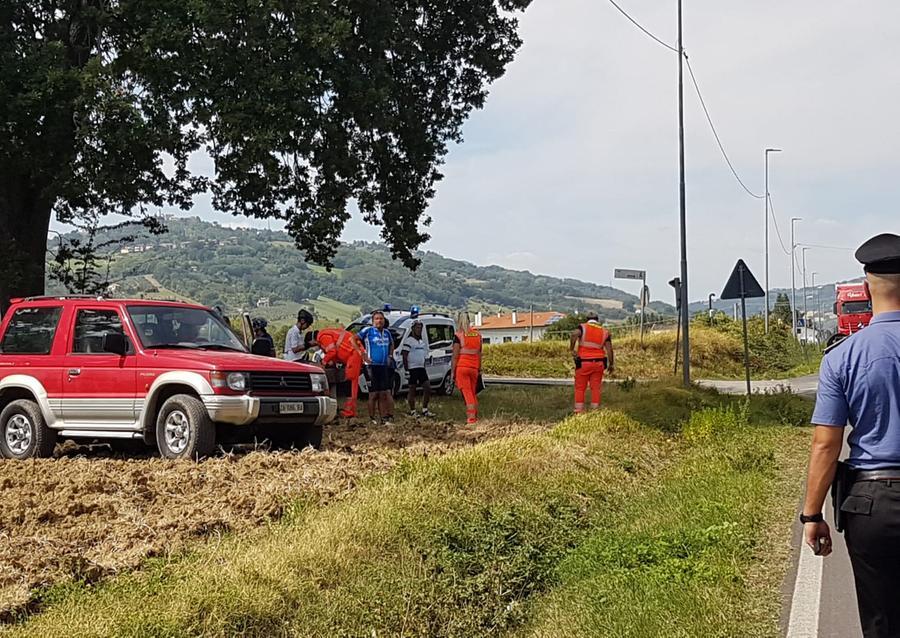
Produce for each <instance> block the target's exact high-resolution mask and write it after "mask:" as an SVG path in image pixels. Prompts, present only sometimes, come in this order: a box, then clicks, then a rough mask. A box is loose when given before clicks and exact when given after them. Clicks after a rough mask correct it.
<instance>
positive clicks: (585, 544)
mask: <svg viewBox="0 0 900 638" xmlns="http://www.w3.org/2000/svg"><path fill="white" fill-rule="evenodd" d="M531 392H532V393H533V394H535V395H541V394H544V395H546V396H547V397H549V398H550V399H551V401H556V400H559V401H560V402H562V400H563V398H564V394H563V393H561V392H558V391H557V390H556V389H550V390H546V391H545V390H531ZM492 394H493V398H491V395H492ZM483 396H484V401H483V405H484V407H485V409H490V408H489V407H488V406H489V405H490V404H491V402H493V401H495V400H496V401H499V400H500V399H504V400H508V399H511V398H515V397H518V398H519V399H522V398H523V397H522V395H516V394H512V393H510V392H509V391H505V392H502V393H501V392H497V393H494V392H493V391H492V390H488V391H487V392H486V393H485V394H484V395H483ZM640 404H647V405H649V406H650V407H652V408H653V409H652V410H649V412H652V413H655V416H654V417H652V418H651V419H649V420H647V421H646V422H647V423H648V424H647V425H645V424H643V423H641V422H639V421H637V420H636V419H634V418H632V417H631V416H629V415H628V414H626V413H625V412H624V411H620V410H618V409H613V408H626V409H628V410H629V412H631V413H634V414H641V415H645V414H646V412H647V411H646V410H642V409H639V405H640ZM769 404H771V405H769ZM608 405H609V408H608V409H606V410H602V411H600V412H597V413H593V414H590V415H586V416H582V417H575V418H569V419H566V420H565V421H563V422H562V423H561V424H559V425H558V426H557V427H555V428H554V429H553V430H550V431H547V432H543V433H540V434H531V435H520V436H513V437H509V438H505V439H500V440H496V441H492V442H489V443H485V444H482V445H479V446H477V447H474V448H471V449H468V450H465V451H461V452H456V453H453V454H450V455H448V456H445V457H440V458H418V459H412V460H408V461H406V462H404V463H402V464H401V465H400V466H399V467H398V468H397V469H395V470H394V471H392V472H391V473H390V474H388V475H387V476H384V477H379V478H375V479H370V480H368V481H366V482H364V483H363V485H362V486H361V487H360V488H359V489H358V490H357V491H356V492H355V493H354V494H353V495H351V496H350V497H348V498H346V499H345V500H343V501H340V502H338V503H334V504H332V505H329V506H326V507H324V508H316V507H313V506H311V505H298V507H296V508H295V509H294V510H292V513H291V514H290V515H289V516H288V517H287V518H286V519H285V520H284V521H282V522H281V523H278V524H274V525H272V526H270V527H268V528H267V529H263V530H260V531H258V532H255V533H252V534H249V535H246V536H226V537H224V538H220V539H216V540H215V541H210V542H204V543H201V544H198V546H197V547H196V548H195V549H194V551H192V552H190V553H188V554H186V555H183V556H181V557H177V558H175V559H172V560H159V561H154V562H152V563H150V564H149V565H148V568H147V569H145V570H143V571H140V572H136V573H132V574H125V575H123V576H121V577H119V578H116V579H114V580H112V581H110V582H107V583H105V584H101V585H99V586H89V585H77V584H76V585H74V586H70V587H67V588H65V589H58V590H54V591H52V592H50V593H49V594H48V596H47V598H46V600H45V603H46V609H45V610H44V611H43V613H41V614H39V615H37V616H35V617H33V618H32V619H31V620H30V621H29V622H27V623H24V624H20V625H18V626H16V627H12V628H10V629H9V634H10V635H21V636H41V637H42V638H43V637H52V636H66V637H74V636H173V637H174V636H231V635H243V636H282V635H296V636H372V635H376V636H393V635H398V636H399V635H405V636H501V635H535V636H623V635H633V636H655V635H673V636H689V635H690V636H694V635H726V632H727V631H729V630H732V629H733V628H735V627H739V628H746V631H747V633H746V634H745V635H758V636H763V635H774V634H775V625H776V619H777V608H778V602H779V591H778V587H777V583H776V581H777V580H778V579H779V578H780V575H781V573H782V571H783V570H784V566H785V564H786V561H785V560H783V559H784V556H783V555H782V553H780V552H781V550H780V548H782V547H783V545H784V543H783V542H782V541H781V537H782V536H785V535H787V534H788V533H789V529H790V528H789V521H790V516H789V515H788V514H787V513H786V512H787V510H789V509H792V508H793V507H794V505H795V502H796V498H797V497H798V492H799V489H800V486H801V481H800V480H799V479H798V477H797V475H796V474H795V472H796V466H797V464H798V463H799V462H800V460H799V459H801V457H802V455H803V449H804V446H805V443H804V440H805V438H806V433H805V432H804V431H802V430H800V429H798V428H794V427H789V426H785V425H781V424H779V423H778V422H777V421H773V415H775V414H781V413H783V412H785V410H786V409H788V408H789V410H788V411H789V412H790V411H795V412H799V411H801V410H803V411H805V413H806V416H807V417H808V411H809V405H808V404H807V403H805V402H803V401H802V400H801V399H798V398H797V397H792V396H789V395H778V396H770V397H755V398H754V401H753V402H752V403H751V404H750V405H749V407H743V406H744V405H745V404H744V403H743V400H742V399H741V400H737V399H730V398H727V397H719V396H718V395H715V394H714V393H710V392H702V391H685V390H681V389H678V388H666V387H664V386H638V387H635V388H633V389H631V390H627V389H620V390H618V391H617V392H610V393H609V397H608ZM560 409H562V407H561V404H560ZM704 410H705V411H704ZM692 415H700V416H692ZM644 418H646V417H644ZM651 421H656V423H652V424H651ZM685 423H687V426H686V432H687V433H689V434H688V435H685V436H680V435H677V434H673V433H677V432H679V431H680V430H681V429H682V426H683V425H684V424H685ZM770 552H771V554H770ZM726 620H727V622H726ZM728 635H734V634H728Z"/></svg>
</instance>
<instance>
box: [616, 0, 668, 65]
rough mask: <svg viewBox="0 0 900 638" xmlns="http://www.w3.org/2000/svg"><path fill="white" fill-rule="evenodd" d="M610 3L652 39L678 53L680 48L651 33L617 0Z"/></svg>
mask: <svg viewBox="0 0 900 638" xmlns="http://www.w3.org/2000/svg"><path fill="white" fill-rule="evenodd" d="M609 3H610V4H611V5H612V6H614V7H615V8H616V9H618V10H619V13H621V14H622V15H623V16H625V17H626V18H628V21H629V22H631V24H633V25H634V26H636V27H637V28H638V29H640V30H641V31H643V32H644V34H645V35H647V36H649V37H650V38H651V39H653V40H655V41H656V43H657V44H661V45H662V46H664V47H666V48H667V49H668V50H669V51H672V52H673V53H678V49H676V48H675V47H673V46H672V45H671V44H667V43H665V42H663V41H662V40H660V39H659V38H657V37H656V36H655V35H653V34H652V33H650V32H649V31H648V30H647V29H645V28H644V27H643V26H642V25H641V23H640V22H638V21H637V20H635V19H634V18H632V17H631V16H630V15H628V12H627V11H625V9H623V8H622V7H620V6H619V5H618V4H617V3H616V2H615V0H609Z"/></svg>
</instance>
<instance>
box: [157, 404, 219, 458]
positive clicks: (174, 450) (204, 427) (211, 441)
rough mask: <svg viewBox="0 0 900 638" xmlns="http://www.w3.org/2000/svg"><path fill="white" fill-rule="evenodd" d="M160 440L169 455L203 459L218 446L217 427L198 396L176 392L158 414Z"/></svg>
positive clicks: (165, 452)
mask: <svg viewBox="0 0 900 638" xmlns="http://www.w3.org/2000/svg"><path fill="white" fill-rule="evenodd" d="M156 444H157V446H159V453H160V454H161V455H162V457H163V458H165V459H199V458H201V457H204V456H209V455H210V454H212V453H213V451H214V450H215V449H216V427H215V425H214V424H213V422H212V420H211V419H210V418H209V413H208V412H207V411H206V407H205V406H204V405H203V403H202V402H201V401H200V399H198V398H197V397H193V396H191V395H189V394H176V395H174V396H172V397H169V398H168V399H167V400H166V402H165V403H163V406H162V408H161V409H160V411H159V414H158V415H157V417H156Z"/></svg>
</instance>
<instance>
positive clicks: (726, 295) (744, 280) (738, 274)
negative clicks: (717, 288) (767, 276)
mask: <svg viewBox="0 0 900 638" xmlns="http://www.w3.org/2000/svg"><path fill="white" fill-rule="evenodd" d="M765 296H766V293H765V291H764V290H763V289H762V286H760V285H759V282H758V281H756V277H754V276H753V273H752V272H750V269H749V268H747V264H745V263H744V260H743V259H738V262H737V264H736V265H735V267H734V270H733V271H731V277H729V278H728V283H727V284H725V290H723V291H722V294H721V295H719V299H750V298H753V297H765Z"/></svg>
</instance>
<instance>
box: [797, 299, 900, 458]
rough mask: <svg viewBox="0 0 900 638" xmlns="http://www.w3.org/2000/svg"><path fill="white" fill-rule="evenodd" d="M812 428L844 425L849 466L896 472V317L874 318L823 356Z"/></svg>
mask: <svg viewBox="0 0 900 638" xmlns="http://www.w3.org/2000/svg"><path fill="white" fill-rule="evenodd" d="M812 422H813V423H814V424H816V425H828V426H835V427H844V426H845V425H847V424H848V423H849V424H850V426H851V427H852V428H853V430H852V432H851V433H850V436H849V437H848V438H847V441H848V443H849V444H850V459H849V461H848V462H849V464H850V465H851V466H853V467H855V468H857V469H865V470H874V469H880V468H887V467H900V312H884V313H881V314H878V315H876V316H875V317H874V318H873V319H872V322H871V323H870V324H869V326H868V327H867V328H865V329H864V330H860V331H859V332H857V333H856V334H854V335H852V336H850V337H848V338H847V339H845V340H844V341H843V342H841V344H840V345H838V346H837V347H836V348H835V349H834V350H832V351H830V352H828V353H827V354H826V355H825V358H824V359H822V367H821V369H820V370H819V391H818V393H817V395H816V409H815V412H814V413H813V418H812Z"/></svg>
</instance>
